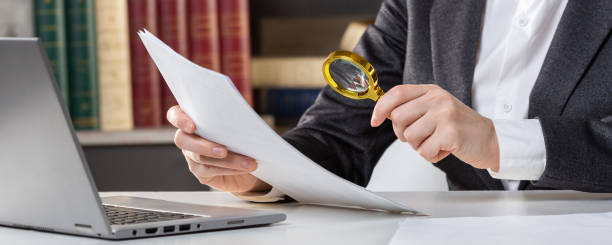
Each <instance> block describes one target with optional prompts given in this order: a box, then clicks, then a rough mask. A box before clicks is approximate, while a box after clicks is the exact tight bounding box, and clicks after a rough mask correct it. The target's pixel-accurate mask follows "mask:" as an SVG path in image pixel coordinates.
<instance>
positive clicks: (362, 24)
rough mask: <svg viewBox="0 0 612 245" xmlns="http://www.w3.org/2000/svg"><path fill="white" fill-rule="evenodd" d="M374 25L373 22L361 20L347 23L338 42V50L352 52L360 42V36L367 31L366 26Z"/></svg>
mask: <svg viewBox="0 0 612 245" xmlns="http://www.w3.org/2000/svg"><path fill="white" fill-rule="evenodd" d="M373 23H374V20H363V21H353V22H351V23H349V25H348V27H347V28H346V30H345V31H344V34H343V35H342V40H341V41H340V50H347V51H352V50H353V49H355V46H357V43H359V40H361V36H363V33H364V32H365V31H366V29H368V26H370V25H371V24H373Z"/></svg>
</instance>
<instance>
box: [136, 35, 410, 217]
mask: <svg viewBox="0 0 612 245" xmlns="http://www.w3.org/2000/svg"><path fill="white" fill-rule="evenodd" d="M139 35H140V38H141V39H142V41H143V43H144V45H145V47H146V48H147V50H148V52H149V54H150V55H151V57H152V58H153V61H154V62H155V64H156V65H157V67H158V68H159V70H160V71H161V74H162V75H163V77H164V79H165V81H166V83H167V84H168V86H169V87H170V90H171V91H172V93H173V94H174V97H175V98H176V100H177V102H178V103H179V105H180V106H181V108H182V109H183V111H185V113H187V114H188V115H189V116H190V117H191V118H192V119H193V121H194V122H195V124H196V128H197V129H196V134H197V135H200V136H202V137H204V138H207V139H210V140H212V141H215V142H217V143H219V144H223V145H225V146H227V147H228V149H229V150H230V151H233V152H236V153H240V154H243V155H246V156H249V157H252V158H254V159H255V160H257V162H258V163H259V167H258V168H257V170H256V171H255V172H253V175H255V176H257V177H258V178H260V179H262V180H264V181H266V182H267V183H269V184H271V185H273V186H274V187H276V188H278V189H279V190H280V191H282V192H283V193H285V194H287V195H289V196H291V197H292V198H294V199H296V200H297V201H299V202H302V203H311V204H322V205H337V206H348V207H351V206H353V207H361V208H368V209H381V210H387V211H392V212H413V213H415V214H417V213H418V212H417V211H415V210H412V209H410V208H408V207H406V206H403V205H401V204H398V203H395V202H393V201H391V200H389V199H386V198H384V197H381V196H379V195H376V194H374V193H372V192H369V191H367V190H366V189H364V188H362V187H360V186H358V185H355V184H353V183H351V182H349V181H346V180H344V179H342V178H340V177H338V176H336V175H334V174H333V173H331V172H329V171H327V170H325V169H324V168H322V167H321V166H319V165H317V164H316V163H314V162H312V161H311V160H310V159H309V158H307V157H306V156H304V155H303V154H302V153H301V152H299V151H298V150H296V149H295V148H293V146H291V145H290V144H289V143H287V142H286V141H285V140H284V139H283V138H281V137H280V136H279V135H278V134H276V132H274V130H272V129H271V128H270V127H268V125H267V124H266V123H265V122H264V121H263V120H262V119H261V118H260V117H259V116H258V115H257V113H255V111H253V109H252V108H251V107H250V106H249V105H248V104H247V103H246V101H245V100H244V99H243V98H242V96H241V95H240V93H239V92H238V91H237V90H236V88H235V87H234V85H233V83H232V81H231V80H230V79H229V77H227V76H225V75H223V74H220V73H217V72H214V71H211V70H208V69H205V68H202V67H200V66H198V65H196V64H194V63H192V62H190V61H189V60H187V59H185V58H184V57H182V56H180V55H179V54H177V53H176V52H174V51H173V50H172V49H171V48H170V47H168V46H167V45H166V44H164V43H163V42H162V41H160V40H159V39H158V38H157V37H155V36H154V35H153V34H151V33H149V32H148V31H146V30H145V31H142V32H139ZM313 72H314V71H313ZM339 154H341V153H339Z"/></svg>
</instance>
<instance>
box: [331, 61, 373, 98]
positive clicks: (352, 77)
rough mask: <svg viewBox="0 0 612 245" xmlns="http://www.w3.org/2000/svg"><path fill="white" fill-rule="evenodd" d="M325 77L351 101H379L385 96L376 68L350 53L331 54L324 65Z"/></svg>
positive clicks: (333, 87)
mask: <svg viewBox="0 0 612 245" xmlns="http://www.w3.org/2000/svg"><path fill="white" fill-rule="evenodd" d="M323 75H324V76H325V79H326V80H327V83H328V84H329V86H330V87H331V88H332V89H334V90H335V91H336V92H338V93H339V94H341V95H344V96H346V97H348V98H351V99H357V100H360V99H371V100H373V101H377V100H378V98H380V96H382V95H383V94H384V93H383V91H382V89H381V88H380V87H379V86H378V76H377V75H376V71H374V67H373V66H372V65H371V64H370V63H369V62H368V61H367V60H365V59H364V58H363V57H361V56H359V55H358V54H355V53H353V52H350V51H335V52H333V53H331V54H330V55H329V56H328V57H327V59H326V60H325V62H324V63H323Z"/></svg>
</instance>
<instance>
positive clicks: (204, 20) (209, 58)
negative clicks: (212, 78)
mask: <svg viewBox="0 0 612 245" xmlns="http://www.w3.org/2000/svg"><path fill="white" fill-rule="evenodd" d="M188 7H189V8H188V11H189V13H188V14H189V24H188V25H189V51H190V54H189V57H190V59H191V61H193V62H194V63H196V64H198V65H200V66H202V67H205V68H208V69H211V70H214V71H217V72H220V71H221V57H220V47H219V20H218V15H217V0H189V6H188Z"/></svg>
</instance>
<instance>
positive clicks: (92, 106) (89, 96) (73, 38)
mask: <svg viewBox="0 0 612 245" xmlns="http://www.w3.org/2000/svg"><path fill="white" fill-rule="evenodd" d="M94 8H95V6H94V1H93V0H67V1H66V39H67V41H68V42H67V43H68V90H69V93H68V94H69V95H70V115H71V116H72V122H73V124H74V127H75V128H76V129H77V130H92V129H99V128H100V117H99V105H98V73H97V72H98V70H97V69H98V68H97V67H98V64H97V57H96V35H95V33H96V24H95V14H94Z"/></svg>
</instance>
